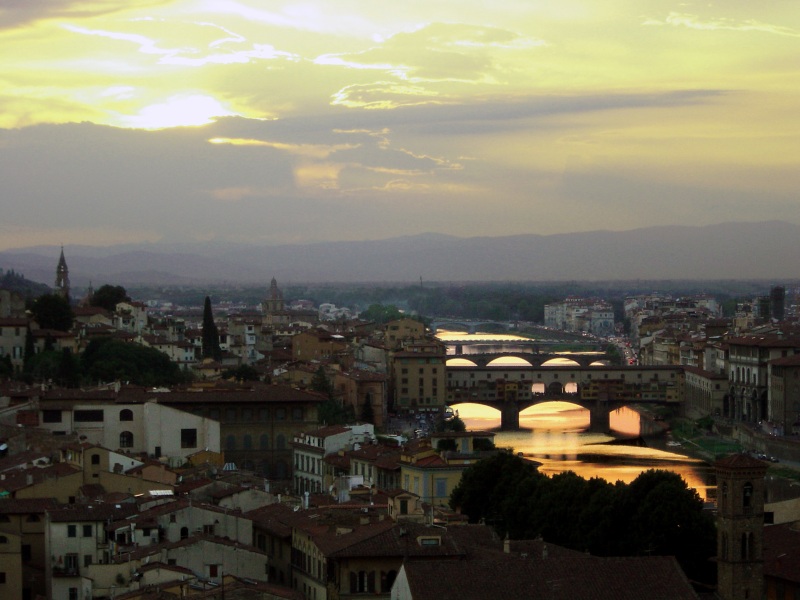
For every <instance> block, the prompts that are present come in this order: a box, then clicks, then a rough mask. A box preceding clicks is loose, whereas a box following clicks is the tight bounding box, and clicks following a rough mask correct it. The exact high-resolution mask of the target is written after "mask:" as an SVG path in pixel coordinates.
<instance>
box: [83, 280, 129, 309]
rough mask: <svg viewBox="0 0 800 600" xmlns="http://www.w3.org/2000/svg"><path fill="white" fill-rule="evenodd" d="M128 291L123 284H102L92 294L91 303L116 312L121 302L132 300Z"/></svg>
mask: <svg viewBox="0 0 800 600" xmlns="http://www.w3.org/2000/svg"><path fill="white" fill-rule="evenodd" d="M130 301H131V298H130V296H128V292H126V291H125V288H124V287H122V286H121V285H108V284H106V285H101V286H100V287H99V288H97V290H95V292H94V293H93V294H92V298H91V300H90V301H89V304H91V305H92V306H99V307H100V308H105V309H106V310H108V311H111V312H114V309H116V307H117V304H119V303H120V302H130Z"/></svg>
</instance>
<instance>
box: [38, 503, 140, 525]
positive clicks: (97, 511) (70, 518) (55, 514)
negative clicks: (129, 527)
mask: <svg viewBox="0 0 800 600" xmlns="http://www.w3.org/2000/svg"><path fill="white" fill-rule="evenodd" d="M136 511H137V508H136V505H135V504H130V503H125V504H103V503H90V504H67V505H65V504H62V505H61V506H60V508H55V509H52V510H49V511H47V512H48V513H49V514H50V520H51V521H52V522H53V523H72V522H80V521H108V520H109V519H122V518H125V517H127V516H129V515H132V514H134V513H135V512H136Z"/></svg>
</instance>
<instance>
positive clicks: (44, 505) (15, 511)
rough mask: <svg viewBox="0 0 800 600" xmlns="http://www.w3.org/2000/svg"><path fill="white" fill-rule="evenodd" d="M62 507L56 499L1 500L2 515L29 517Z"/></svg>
mask: <svg viewBox="0 0 800 600" xmlns="http://www.w3.org/2000/svg"><path fill="white" fill-rule="evenodd" d="M58 506H60V505H59V504H58V502H56V500H55V499H54V498H23V499H17V498H6V499H4V500H0V514H2V515H27V514H31V513H42V514H43V513H44V512H45V511H47V510H50V509H54V508H56V507H58Z"/></svg>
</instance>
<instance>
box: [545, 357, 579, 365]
mask: <svg viewBox="0 0 800 600" xmlns="http://www.w3.org/2000/svg"><path fill="white" fill-rule="evenodd" d="M541 366H543V367H580V366H581V364H580V363H579V362H578V361H577V360H573V359H571V358H566V357H564V356H557V357H556V358H551V359H549V360H546V361H544V362H543V363H542V364H541Z"/></svg>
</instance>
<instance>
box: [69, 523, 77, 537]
mask: <svg viewBox="0 0 800 600" xmlns="http://www.w3.org/2000/svg"><path fill="white" fill-rule="evenodd" d="M67 537H78V526H77V525H67Z"/></svg>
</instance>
